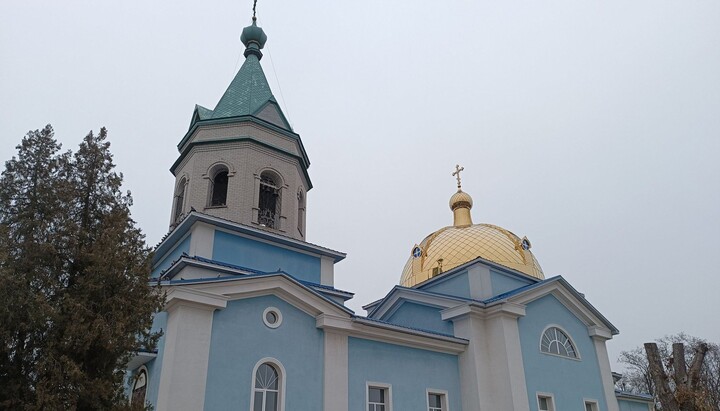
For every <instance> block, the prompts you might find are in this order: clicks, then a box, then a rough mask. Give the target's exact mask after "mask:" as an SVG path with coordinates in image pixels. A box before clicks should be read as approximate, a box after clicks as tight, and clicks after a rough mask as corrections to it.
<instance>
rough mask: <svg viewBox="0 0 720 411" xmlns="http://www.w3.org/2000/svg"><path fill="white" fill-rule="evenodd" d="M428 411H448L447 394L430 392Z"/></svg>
mask: <svg viewBox="0 0 720 411" xmlns="http://www.w3.org/2000/svg"><path fill="white" fill-rule="evenodd" d="M428 411H447V394H446V393H444V392H442V393H441V392H430V391H429V392H428Z"/></svg>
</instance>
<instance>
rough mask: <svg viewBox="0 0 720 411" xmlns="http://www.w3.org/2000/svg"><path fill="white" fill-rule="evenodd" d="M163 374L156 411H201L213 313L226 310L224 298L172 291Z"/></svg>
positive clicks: (168, 310) (168, 307) (168, 298)
mask: <svg viewBox="0 0 720 411" xmlns="http://www.w3.org/2000/svg"><path fill="white" fill-rule="evenodd" d="M167 301H168V302H167V304H166V309H165V310H166V311H167V313H168V319H167V329H166V330H165V347H164V350H163V360H162V371H161V375H160V386H159V388H158V401H157V407H156V409H157V410H158V411H165V410H201V409H203V407H204V406H205V383H206V380H207V369H208V361H209V354H210V335H211V332H212V320H213V313H214V311H215V310H216V309H218V308H224V307H225V306H226V304H227V300H226V299H225V298H223V297H221V296H215V295H210V294H207V293H201V292H197V291H193V292H188V291H181V290H178V289H171V290H170V291H169V292H168V294H167Z"/></svg>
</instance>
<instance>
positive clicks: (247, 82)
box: [191, 17, 292, 131]
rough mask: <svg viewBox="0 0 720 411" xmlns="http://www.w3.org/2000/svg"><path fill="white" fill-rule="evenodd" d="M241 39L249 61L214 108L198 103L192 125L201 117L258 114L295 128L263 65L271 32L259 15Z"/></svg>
mask: <svg viewBox="0 0 720 411" xmlns="http://www.w3.org/2000/svg"><path fill="white" fill-rule="evenodd" d="M240 40H241V41H242V42H243V44H244V45H245V62H244V63H243V65H242V67H240V70H238V72H237V74H236V75H235V78H234V79H233V80H232V82H231V83H230V86H228V88H227V90H225V94H223V96H222V97H221V98H220V101H218V103H217V105H216V106H215V108H214V109H213V110H209V109H207V108H205V107H202V106H196V107H195V112H194V114H193V119H192V121H191V126H192V124H194V123H195V122H197V121H199V120H210V119H220V118H229V117H240V116H255V117H258V118H261V119H263V120H265V121H268V122H270V123H273V124H275V125H277V126H280V127H282V128H284V129H286V130H290V131H292V128H291V127H290V124H289V123H288V121H287V119H286V118H285V115H284V114H283V113H282V110H280V106H279V105H278V103H277V100H275V97H274V96H273V94H272V91H271V90H270V85H269V84H268V81H267V78H266V77H265V73H264V72H263V69H262V66H261V65H260V59H261V58H262V52H261V51H260V50H261V49H262V48H263V47H265V42H266V41H267V36H266V35H265V32H264V31H263V29H262V28H260V27H258V26H257V23H256V19H255V17H253V22H252V25H251V26H248V27H245V28H244V29H243V31H242V35H241V36H240Z"/></svg>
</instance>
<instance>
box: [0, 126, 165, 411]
mask: <svg viewBox="0 0 720 411" xmlns="http://www.w3.org/2000/svg"><path fill="white" fill-rule="evenodd" d="M106 139H107V131H106V130H105V129H104V128H103V129H102V130H101V131H100V133H99V134H98V135H94V134H93V133H92V132H91V133H90V134H88V135H87V136H86V137H85V139H84V140H83V142H82V143H81V144H80V147H79V149H78V151H77V152H76V153H75V154H74V155H72V154H71V153H60V146H59V144H58V143H57V142H56V141H55V139H54V137H53V131H52V128H51V127H50V126H47V127H45V128H44V129H43V130H40V131H34V132H30V133H28V134H27V136H26V137H25V138H24V139H23V141H22V143H21V144H20V145H19V146H18V156H17V158H15V157H13V158H12V159H11V160H10V161H8V162H7V163H6V169H5V171H4V172H3V174H2V177H0V205H1V208H0V298H1V299H2V300H3V302H4V303H5V304H3V307H2V308H0V324H2V328H1V329H0V338H2V344H3V347H2V352H1V353H0V408H2V407H6V408H12V409H78V410H90V409H93V410H94V409H113V408H123V407H127V406H128V405H127V399H126V398H125V396H124V392H123V376H124V365H125V363H126V362H127V360H128V359H129V356H130V355H131V353H133V352H136V351H138V350H141V349H149V348H152V346H153V345H154V343H155V342H156V340H157V337H158V336H157V335H152V334H150V333H149V331H148V330H149V329H150V325H151V321H152V314H153V313H154V312H156V311H159V309H160V308H161V303H162V298H161V296H160V295H159V294H158V293H156V292H153V291H152V290H151V289H150V287H149V286H148V273H149V261H150V260H149V257H150V250H149V249H148V248H147V246H146V245H145V241H144V236H143V234H142V233H141V232H140V230H139V229H138V228H137V227H136V226H135V222H134V221H133V220H132V218H131V216H130V206H131V205H132V199H131V197H130V194H129V193H127V194H123V193H122V191H121V185H122V175H121V174H119V173H116V172H115V171H114V168H115V165H114V164H113V161H112V154H111V153H110V143H109V142H107V140H106Z"/></svg>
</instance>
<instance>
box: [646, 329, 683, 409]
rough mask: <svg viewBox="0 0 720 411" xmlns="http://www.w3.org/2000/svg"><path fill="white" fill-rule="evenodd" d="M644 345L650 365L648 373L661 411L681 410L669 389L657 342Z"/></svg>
mask: <svg viewBox="0 0 720 411" xmlns="http://www.w3.org/2000/svg"><path fill="white" fill-rule="evenodd" d="M644 346H645V353H646V354H647V358H648V365H649V366H650V374H651V375H652V378H653V382H654V383H655V393H656V395H657V396H658V398H659V399H660V403H661V404H662V409H663V411H681V410H680V406H679V405H678V402H677V400H676V399H675V393H674V392H673V391H672V390H671V389H670V384H669V381H668V380H669V378H668V375H667V374H666V373H665V367H663V364H662V360H661V359H660V352H659V351H658V347H657V344H655V343H645V344H644Z"/></svg>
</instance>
